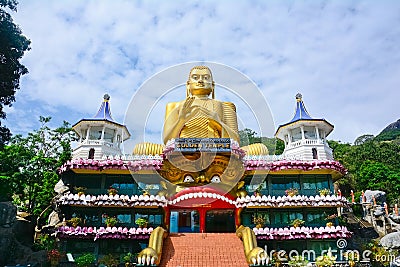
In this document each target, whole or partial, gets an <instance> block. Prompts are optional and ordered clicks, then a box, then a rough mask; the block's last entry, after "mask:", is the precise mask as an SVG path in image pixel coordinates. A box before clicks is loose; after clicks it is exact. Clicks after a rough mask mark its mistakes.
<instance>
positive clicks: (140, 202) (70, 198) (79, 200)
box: [57, 194, 168, 207]
mask: <svg viewBox="0 0 400 267" xmlns="http://www.w3.org/2000/svg"><path fill="white" fill-rule="evenodd" d="M57 203H58V204H59V205H73V206H92V207H107V206H113V207H114V206H120V207H134V206H159V207H165V206H166V205H167V203H168V201H167V199H166V198H165V197H164V196H153V195H151V196H147V195H146V196H143V195H131V196H128V195H118V194H117V195H110V196H109V195H96V196H93V195H81V196H78V194H64V195H63V196H61V197H60V198H58V199H57Z"/></svg>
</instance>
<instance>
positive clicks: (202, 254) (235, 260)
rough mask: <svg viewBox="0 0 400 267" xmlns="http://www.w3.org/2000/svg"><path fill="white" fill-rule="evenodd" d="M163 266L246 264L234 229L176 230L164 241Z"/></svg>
mask: <svg viewBox="0 0 400 267" xmlns="http://www.w3.org/2000/svg"><path fill="white" fill-rule="evenodd" d="M159 266H163V267H212V266H217V267H227V266H230V267H246V266H248V264H247V263H246V258H245V255H244V250H243V243H242V241H241V240H240V239H239V238H238V237H237V236H236V234H234V233H221V234H220V233H207V234H198V233H196V234H194V233H178V234H170V235H169V236H168V237H167V238H166V239H165V241H164V246H163V252H162V258H161V263H160V265H159Z"/></svg>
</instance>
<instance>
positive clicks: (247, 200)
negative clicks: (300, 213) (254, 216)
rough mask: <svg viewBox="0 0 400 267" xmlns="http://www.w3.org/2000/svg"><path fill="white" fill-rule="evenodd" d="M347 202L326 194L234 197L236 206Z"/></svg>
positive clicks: (309, 205)
mask: <svg viewBox="0 0 400 267" xmlns="http://www.w3.org/2000/svg"><path fill="white" fill-rule="evenodd" d="M348 204H349V203H348V201H347V199H346V198H345V197H340V196H335V195H328V196H319V195H316V196H303V195H297V196H278V197H275V196H272V197H271V196H270V195H268V196H266V195H263V196H246V197H240V198H237V199H236V207H238V208H244V207H246V208H302V207H318V208H321V207H325V208H326V207H344V206H347V205H348Z"/></svg>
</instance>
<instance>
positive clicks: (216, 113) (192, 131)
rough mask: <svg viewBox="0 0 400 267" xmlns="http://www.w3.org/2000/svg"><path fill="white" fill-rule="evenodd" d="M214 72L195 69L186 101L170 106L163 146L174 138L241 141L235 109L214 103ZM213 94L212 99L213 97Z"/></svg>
mask: <svg viewBox="0 0 400 267" xmlns="http://www.w3.org/2000/svg"><path fill="white" fill-rule="evenodd" d="M214 88H215V84H214V81H213V77H212V74H211V70H210V69H209V68H208V67H205V66H196V67H193V68H192V69H191V70H190V74H189V79H188V81H187V83H186V99H185V100H183V101H180V102H172V103H168V104H167V107H166V113H165V125H164V143H166V142H167V141H168V140H170V139H173V138H191V137H193V138H231V139H233V140H235V141H237V142H239V134H238V126H237V117H236V107H235V105H234V104H233V103H230V102H221V101H218V100H215V99H214V97H215V93H214ZM210 94H211V95H212V98H210Z"/></svg>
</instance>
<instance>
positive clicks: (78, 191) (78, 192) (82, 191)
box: [74, 186, 87, 196]
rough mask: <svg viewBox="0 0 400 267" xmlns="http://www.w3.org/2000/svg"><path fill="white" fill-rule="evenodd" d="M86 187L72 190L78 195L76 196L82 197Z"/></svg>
mask: <svg viewBox="0 0 400 267" xmlns="http://www.w3.org/2000/svg"><path fill="white" fill-rule="evenodd" d="M86 189H87V188H86V187H83V186H79V187H76V186H75V187H74V190H75V192H76V193H77V194H78V196H81V195H83V194H85V193H86Z"/></svg>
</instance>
